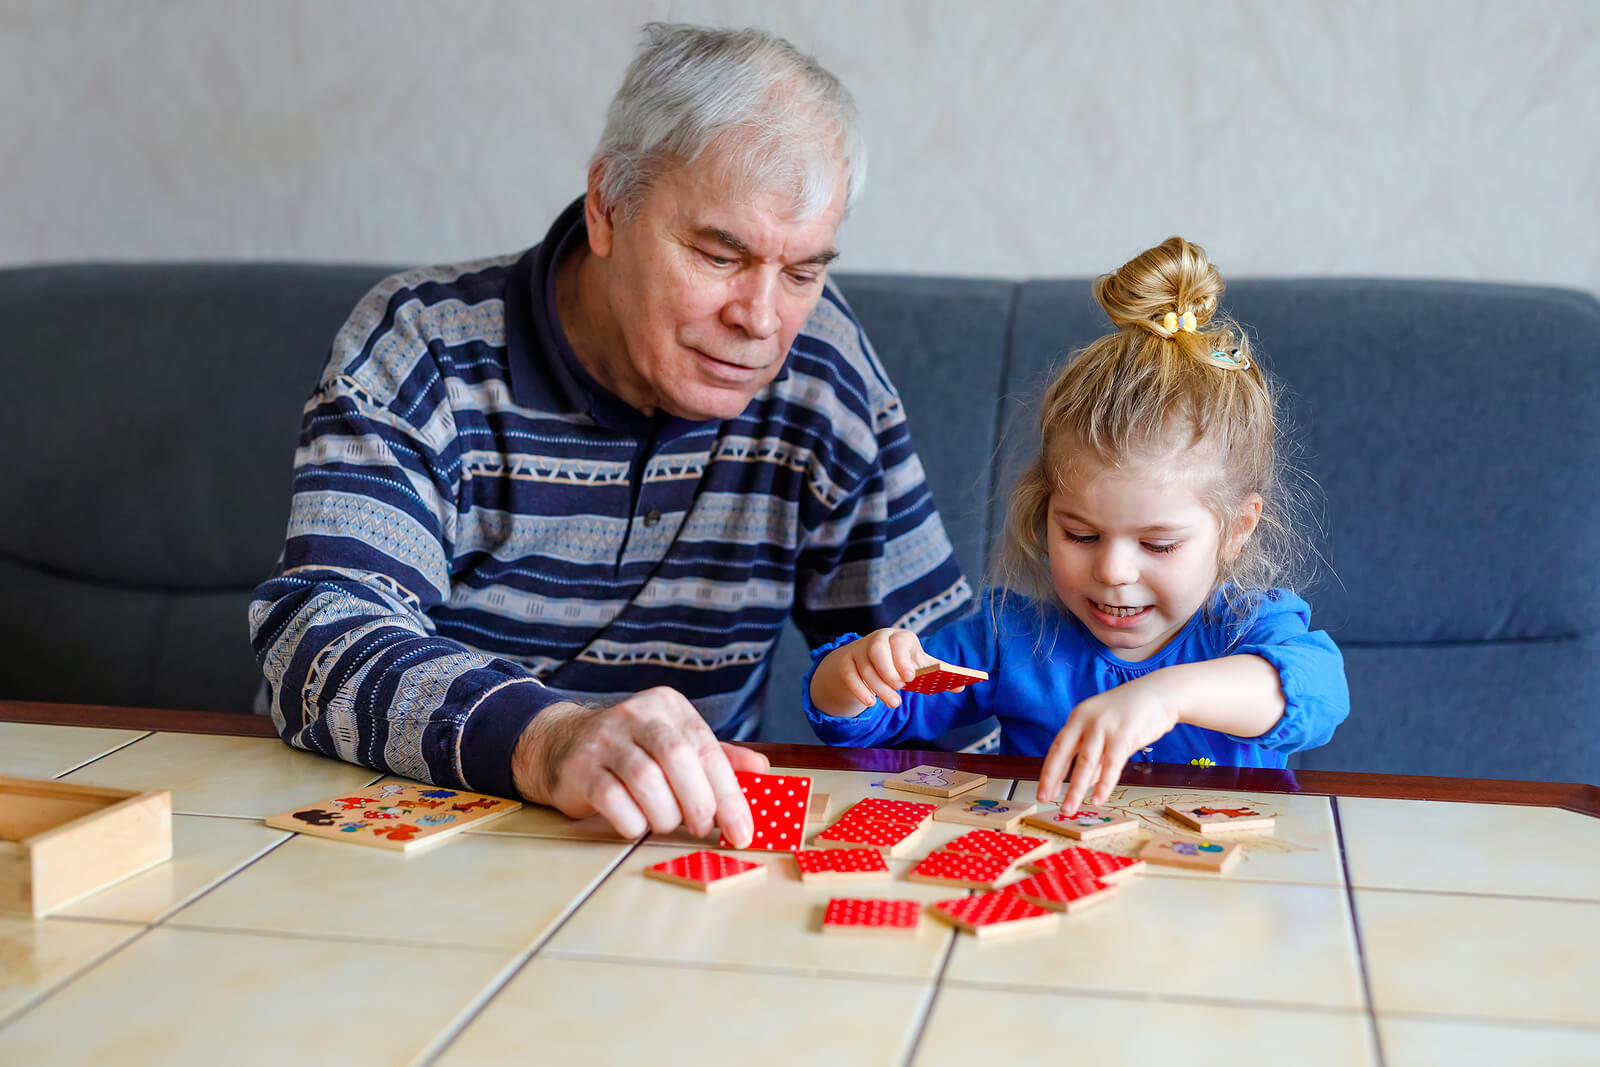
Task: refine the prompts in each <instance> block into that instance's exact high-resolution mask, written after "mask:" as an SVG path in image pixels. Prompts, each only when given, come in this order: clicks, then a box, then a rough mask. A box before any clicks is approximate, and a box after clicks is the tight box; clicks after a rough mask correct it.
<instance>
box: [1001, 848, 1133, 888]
mask: <svg viewBox="0 0 1600 1067" xmlns="http://www.w3.org/2000/svg"><path fill="white" fill-rule="evenodd" d="M1023 866H1024V867H1026V868H1027V869H1028V870H1030V871H1034V872H1039V873H1043V872H1048V871H1062V872H1065V873H1068V874H1073V875H1077V876H1079V877H1084V878H1098V879H1099V880H1100V881H1102V882H1115V881H1118V880H1120V879H1122V878H1125V877H1127V876H1128V875H1130V874H1138V873H1139V872H1140V871H1142V870H1144V860H1141V859H1136V858H1134V857H1132V856H1116V855H1113V854H1111V853H1110V852H1101V851H1099V850H1097V849H1092V848H1064V849H1062V850H1061V851H1060V852H1052V853H1051V854H1050V855H1048V856H1044V857H1042V858H1040V859H1035V860H1029V861H1028V862H1027V863H1024V864H1023Z"/></svg>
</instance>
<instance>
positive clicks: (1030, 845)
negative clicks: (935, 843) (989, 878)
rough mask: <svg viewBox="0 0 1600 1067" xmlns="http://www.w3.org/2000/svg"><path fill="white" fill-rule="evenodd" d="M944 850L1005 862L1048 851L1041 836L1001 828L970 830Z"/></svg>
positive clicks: (1034, 856) (1023, 861)
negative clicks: (1016, 832)
mask: <svg viewBox="0 0 1600 1067" xmlns="http://www.w3.org/2000/svg"><path fill="white" fill-rule="evenodd" d="M944 848H945V851H946V852H975V853H977V854H978V855H980V856H994V857H997V858H999V859H1003V860H1005V861H1006V862H1007V863H1026V862H1028V861H1029V860H1032V859H1037V858H1038V857H1040V856H1042V855H1044V854H1045V853H1046V852H1048V851H1050V842H1049V841H1047V840H1045V839H1044V838H1042V837H1027V836H1024V835H1022V834H1008V833H1005V832H1004V831H1001V830H972V831H970V832H968V833H964V834H962V835H961V836H960V837H958V838H956V839H955V840H954V841H951V842H949V843H948V844H946V845H945V846H944Z"/></svg>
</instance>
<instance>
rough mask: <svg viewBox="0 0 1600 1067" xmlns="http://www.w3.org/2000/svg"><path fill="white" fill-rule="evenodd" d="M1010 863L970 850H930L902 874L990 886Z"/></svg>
mask: <svg viewBox="0 0 1600 1067" xmlns="http://www.w3.org/2000/svg"><path fill="white" fill-rule="evenodd" d="M1010 870H1011V864H1010V863H1009V862H1008V861H1006V860H1003V859H1000V858H999V857H997V856H980V855H978V854H976V853H973V852H944V851H939V852H933V853H929V855H928V856H927V857H925V858H924V859H923V860H922V862H921V863H919V864H917V865H916V866H915V867H913V868H912V869H911V872H910V873H909V874H907V875H906V878H907V880H909V881H912V882H928V883H930V884H932V885H956V886H964V887H966V888H968V889H993V888H994V887H995V883H996V882H998V881H1000V879H1002V878H1004V877H1005V876H1006V873H1007V872H1008V871H1010Z"/></svg>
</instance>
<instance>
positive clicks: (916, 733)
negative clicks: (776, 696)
mask: <svg viewBox="0 0 1600 1067" xmlns="http://www.w3.org/2000/svg"><path fill="white" fill-rule="evenodd" d="M987 619H988V616H987V614H986V613H984V612H982V611H980V612H979V613H978V614H976V615H974V616H969V617H968V618H966V619H962V620H960V621H958V622H953V623H950V624H949V625H947V626H945V627H943V628H942V629H940V630H939V631H938V632H937V633H935V634H933V635H932V636H929V637H924V638H922V648H923V651H925V652H927V653H928V655H930V656H933V657H934V658H935V659H940V660H943V661H945V662H946V663H954V664H957V665H959V666H963V667H972V668H974V669H976V670H981V671H986V672H988V673H989V674H990V675H991V677H992V676H993V675H994V673H995V666H996V665H995V660H996V658H997V645H996V642H995V640H994V636H993V632H992V630H991V629H990V627H989V626H988V625H987V624H986V620H987ZM858 636H859V635H857V634H846V635H844V636H843V637H840V638H838V639H837V640H835V641H830V642H829V643H827V644H825V645H822V646H820V647H818V648H816V649H813V650H812V653H811V669H810V670H809V671H807V672H806V674H805V677H803V678H802V679H801V680H800V701H801V706H802V707H804V708H805V712H806V719H807V720H808V721H809V722H810V723H811V728H812V730H813V731H815V732H816V735H817V737H818V738H819V739H820V740H821V741H822V742H823V743H824V744H829V745H845V746H849V747H852V748H883V747H887V746H891V745H897V744H901V743H903V742H907V741H925V740H929V739H932V738H935V737H938V736H939V735H940V734H942V733H945V732H946V731H948V730H953V729H955V728H957V727H960V726H965V725H967V724H969V723H975V722H982V721H983V720H985V719H987V718H988V717H989V716H991V715H993V714H994V708H993V699H992V694H993V692H994V687H993V686H991V685H987V684H985V683H978V684H976V685H969V686H967V687H966V688H965V689H963V690H962V691H961V692H959V693H906V692H902V693H901V694H900V706H899V707H898V708H891V707H889V705H887V704H885V703H884V702H883V701H882V700H879V701H877V702H875V703H874V704H873V705H872V706H871V707H869V708H867V709H866V710H865V711H863V712H862V713H861V714H860V715H857V716H855V717H854V718H842V717H838V716H834V715H828V714H826V713H824V712H821V711H818V710H817V707H816V705H815V704H813V703H812V702H811V677H812V675H814V674H816V672H817V667H818V666H819V665H820V664H821V663H822V660H823V657H825V656H827V654H828V653H829V652H832V651H833V650H834V649H836V648H839V647H841V646H843V645H847V644H849V643H850V642H851V641H854V640H856V639H857V637H858Z"/></svg>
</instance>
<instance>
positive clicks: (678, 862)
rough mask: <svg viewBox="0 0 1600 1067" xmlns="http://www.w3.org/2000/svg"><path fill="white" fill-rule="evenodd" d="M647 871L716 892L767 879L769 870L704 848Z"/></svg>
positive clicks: (694, 887) (658, 864)
mask: <svg viewBox="0 0 1600 1067" xmlns="http://www.w3.org/2000/svg"><path fill="white" fill-rule="evenodd" d="M644 874H645V877H646V878H655V879H657V880H658V881H662V882H671V883H673V884H674V885H686V886H688V887H690V888H691V889H703V890H707V891H714V890H720V889H727V888H730V887H731V886H735V885H746V884H749V883H751V882H758V881H761V880H763V879H765V878H766V874H767V869H766V868H765V867H763V866H762V865H761V864H759V863H751V862H749V861H748V860H742V859H740V858H739V857H738V856H729V855H727V854H726V853H722V852H712V851H711V850H710V849H702V850H700V851H699V852H691V853H689V854H688V855H686V856H678V857H677V858H675V859H670V860H666V861H665V862H662V863H656V864H652V865H651V866H649V867H646V868H645V869H644Z"/></svg>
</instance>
